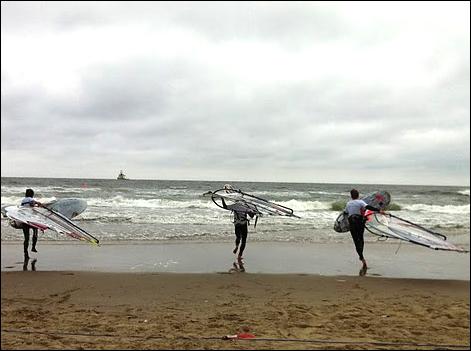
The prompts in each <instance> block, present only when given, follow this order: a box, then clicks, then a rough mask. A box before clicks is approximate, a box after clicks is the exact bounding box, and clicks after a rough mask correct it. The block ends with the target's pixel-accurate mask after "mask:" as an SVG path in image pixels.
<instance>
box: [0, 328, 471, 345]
mask: <svg viewBox="0 0 471 351" xmlns="http://www.w3.org/2000/svg"><path fill="white" fill-rule="evenodd" d="M2 332H4V333H18V334H42V335H51V336H57V335H68V336H88V337H110V338H117V339H142V340H148V339H162V340H223V338H224V337H220V336H201V337H194V336H175V337H168V336H157V335H149V336H139V335H116V334H101V333H83V332H75V333H72V332H63V331H50V332H43V331H37V330H20V329H2ZM231 340H240V341H274V342H305V343H314V344H316V343H317V344H348V345H378V346H379V345H383V346H386V345H391V346H393V345H397V346H421V347H450V348H457V349H465V350H469V345H460V344H429V343H418V342H394V341H366V340H365V341H353V340H332V339H330V340H327V339H326V340H324V339H295V338H292V339H291V338H249V339H231Z"/></svg>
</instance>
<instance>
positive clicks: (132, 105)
mask: <svg viewBox="0 0 471 351" xmlns="http://www.w3.org/2000/svg"><path fill="white" fill-rule="evenodd" d="M1 20H2V22H1V60H2V62H1V63H2V64H1V74H2V82H1V83H2V85H1V94H2V96H1V98H2V100H1V137H2V138H1V153H2V155H1V162H2V165H1V166H2V167H1V175H2V176H25V177H71V178H115V177H116V176H117V175H118V173H119V171H120V170H121V169H122V170H123V171H124V172H125V173H126V175H127V176H128V177H130V178H133V179H189V180H221V181H224V180H236V181H237V180H238V181H244V180H245V181H281V182H331V183H362V184H363V183H383V184H425V185H428V184H434V185H467V186H469V183H470V182H469V180H470V171H469V169H470V162H469V160H470V121H469V118H470V67H469V66H470V56H469V54H470V3H469V2H468V1H462V2H452V1H449V2H448V1H447V2H429V3H428V2H417V3H414V2H391V3H386V2H385V3H381V2H377V3H375V2H351V3H346V2H339V3H335V2H272V3H270V2H233V3H232V2H207V3H205V2H174V3H173V2H143V3H140V2H137V1H136V2H77V3H76V2H55V1H54V2H47V1H37V2H31V3H29V2H9V1H2V3H1Z"/></svg>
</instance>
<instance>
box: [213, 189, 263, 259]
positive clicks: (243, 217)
mask: <svg viewBox="0 0 471 351" xmlns="http://www.w3.org/2000/svg"><path fill="white" fill-rule="evenodd" d="M221 200H222V206H223V207H224V208H225V209H228V210H231V211H232V212H233V213H234V231H235V236H236V241H235V245H236V247H235V249H234V250H233V251H232V252H233V253H234V254H236V253H237V250H239V255H238V257H237V259H238V260H239V261H241V260H242V254H243V252H244V249H245V244H246V242H247V234H248V228H247V226H248V222H249V219H248V218H247V215H249V216H250V218H253V217H254V216H255V212H254V211H252V210H251V209H250V208H248V207H247V206H245V205H244V204H241V203H237V202H236V203H235V204H233V205H226V202H225V201H224V199H223V198H221ZM239 244H240V248H239Z"/></svg>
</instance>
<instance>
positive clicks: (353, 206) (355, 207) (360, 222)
mask: <svg viewBox="0 0 471 351" xmlns="http://www.w3.org/2000/svg"><path fill="white" fill-rule="evenodd" d="M350 195H351V197H352V199H351V200H350V201H348V202H347V206H346V207H345V210H344V211H345V213H347V215H348V224H349V226H350V234H351V235H352V239H353V242H354V244H355V249H356V251H357V253H358V257H359V258H360V261H361V262H362V263H363V267H362V271H360V274H361V275H363V274H365V273H366V269H367V268H368V266H367V265H366V260H365V258H364V257H363V247H364V239H363V234H364V232H365V217H364V216H363V215H364V214H365V210H371V211H375V212H380V209H378V208H376V207H373V206H370V205H368V204H367V203H366V202H365V201H363V200H361V199H359V198H358V197H359V196H360V194H359V192H358V190H356V189H352V190H351V191H350ZM362 273H363V274H362Z"/></svg>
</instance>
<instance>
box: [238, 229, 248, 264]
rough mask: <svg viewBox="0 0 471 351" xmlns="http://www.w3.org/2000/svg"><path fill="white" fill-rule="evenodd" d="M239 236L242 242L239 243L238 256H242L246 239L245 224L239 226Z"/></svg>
mask: <svg viewBox="0 0 471 351" xmlns="http://www.w3.org/2000/svg"><path fill="white" fill-rule="evenodd" d="M240 236H241V239H242V243H241V244H240V249H239V258H242V254H243V253H244V250H245V243H246V241H247V225H244V226H241V233H240Z"/></svg>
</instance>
